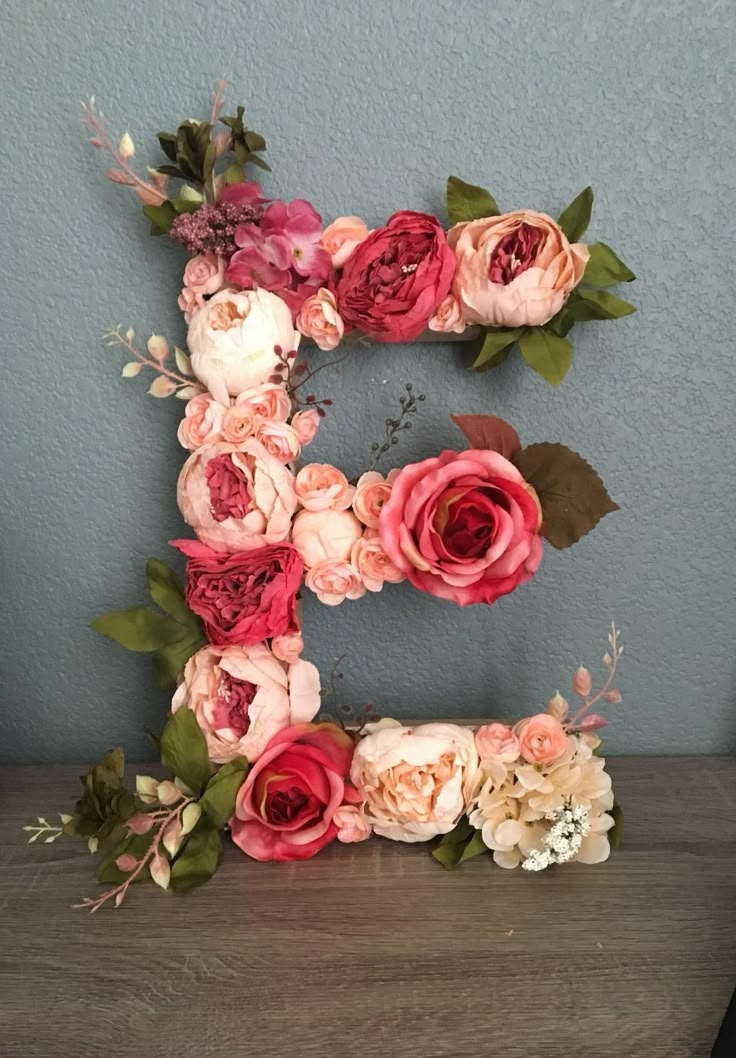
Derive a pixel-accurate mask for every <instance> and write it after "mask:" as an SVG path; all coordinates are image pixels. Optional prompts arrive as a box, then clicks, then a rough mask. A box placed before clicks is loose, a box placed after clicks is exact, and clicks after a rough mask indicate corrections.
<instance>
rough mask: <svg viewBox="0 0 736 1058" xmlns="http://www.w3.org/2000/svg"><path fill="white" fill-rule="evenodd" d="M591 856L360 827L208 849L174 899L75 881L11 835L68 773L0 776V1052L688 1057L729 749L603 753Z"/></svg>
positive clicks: (49, 1056) (728, 950) (730, 800)
mask: <svg viewBox="0 0 736 1058" xmlns="http://www.w3.org/2000/svg"><path fill="white" fill-rule="evenodd" d="M610 768H611V771H612V773H613V776H614V783H615V787H616V792H617V797H618V799H619V801H621V803H622V804H623V806H624V808H625V812H626V828H625V836H624V846H623V848H622V849H620V850H619V851H618V852H616V853H614V854H613V856H612V857H611V859H610V860H609V861H608V863H605V864H602V865H601V866H597V867H585V866H576V865H570V866H566V867H558V868H556V869H553V870H550V871H547V872H543V873H541V874H527V873H526V872H523V871H504V870H502V869H500V868H497V867H494V866H493V864H492V863H491V862H490V860H487V859H486V858H485V857H483V858H480V859H476V860H473V861H471V862H469V863H468V864H466V865H465V866H464V867H462V868H461V869H459V870H457V871H455V872H446V871H444V870H443V869H442V868H441V867H439V865H438V864H436V863H435V861H434V860H433V859H432V858H431V857H430V856H429V854H428V852H427V849H426V847H424V848H423V847H422V846H420V845H398V844H394V843H393V842H389V841H384V840H381V839H374V840H372V841H370V842H367V843H366V844H364V845H357V846H339V845H337V844H335V845H333V846H331V847H330V848H328V849H327V850H325V851H324V852H323V853H321V854H320V855H319V856H317V857H316V858H315V859H314V860H311V861H310V862H308V863H300V864H286V865H280V864H261V863H255V862H253V861H250V860H247V859H246V858H245V857H243V856H242V855H241V854H240V853H239V852H238V850H237V849H235V848H234V847H233V846H230V847H228V849H227V852H226V858H225V862H224V864H223V866H222V867H221V869H220V871H219V872H218V874H217V876H216V877H215V878H214V879H213V881H212V882H211V883H210V884H209V885H207V886H205V887H203V888H201V889H198V890H194V891H192V892H190V893H186V894H164V893H162V892H160V891H159V890H154V888H153V887H148V886H142V887H137V888H136V889H135V890H134V891H133V892H132V894H131V896H130V897H129V899H128V900H127V901H126V903H125V904H124V905H123V907H122V908H120V909H119V910H114V909H109V910H108V909H103V910H102V911H100V912H99V913H98V914H96V915H93V916H90V915H88V914H87V913H85V912H84V911H74V910H72V909H71V907H70V905H71V904H72V903H74V902H76V901H77V900H78V899H79V898H80V897H83V896H87V895H91V894H92V893H94V892H95V883H94V881H93V880H92V875H91V869H92V865H93V864H92V860H91V858H90V856H89V854H88V853H87V852H86V850H85V848H84V846H83V844H82V843H80V842H77V841H74V840H71V839H63V838H62V839H59V841H57V842H56V843H55V844H53V845H47V846H44V845H30V846H28V845H26V844H25V835H24V834H23V832H22V831H21V830H20V827H21V825H22V824H23V823H28V822H33V821H35V817H36V816H38V815H45V816H47V817H48V818H49V819H51V817H52V815H53V813H54V812H55V811H57V812H58V811H64V810H65V809H66V808H67V807H68V806H69V804H70V796H71V795H73V794H74V793H75V786H76V776H77V774H78V773H79V770H78V769H76V768H72V767H67V766H63V767H62V766H54V767H44V768H38V767H5V768H4V769H3V770H2V774H1V775H0V865H1V867H2V870H0V910H1V912H2V913H1V914H0V1054H1V1055H2V1056H3V1058H97V1056H104V1058H108V1056H109V1058H142V1056H145V1058H169V1056H172V1058H173V1056H176V1058H241V1056H252V1058H310V1056H319V1058H323V1056H324V1058H333V1056H334V1058H348V1056H360V1058H373V1056H379V1055H381V1056H387V1058H435V1056H436V1058H440V1056H442V1058H497V1056H498V1058H501V1056H502V1058H624V1056H625V1058H707V1055H708V1054H709V1052H710V1048H711V1046H712V1044H713V1041H714V1039H715V1036H716V1033H717V1029H718V1025H719V1023H720V1020H721V1018H722V1016H723V1013H724V1011H725V1008H726V1005H727V1003H728V999H729V996H730V994H731V992H732V991H733V988H734V986H736V883H735V876H736V758H703V757H701V758H684V759H683V758H678V759H671V758H670V759H664V758H660V759H654V758H618V759H615V760H612V761H610Z"/></svg>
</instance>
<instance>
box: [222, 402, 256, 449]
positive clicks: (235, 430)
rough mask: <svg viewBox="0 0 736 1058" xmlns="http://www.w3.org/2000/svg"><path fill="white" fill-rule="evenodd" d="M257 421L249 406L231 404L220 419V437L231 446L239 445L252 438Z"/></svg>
mask: <svg viewBox="0 0 736 1058" xmlns="http://www.w3.org/2000/svg"><path fill="white" fill-rule="evenodd" d="M257 421H258V420H257V416H256V415H255V414H254V413H253V409H252V408H251V407H250V406H249V405H247V404H231V405H230V407H229V408H227V409H226V410H225V414H224V415H223V417H222V436H223V437H224V438H225V440H226V441H230V443H231V444H240V442H241V441H245V440H246V438H248V437H252V436H253V434H254V433H255V430H256V423H257Z"/></svg>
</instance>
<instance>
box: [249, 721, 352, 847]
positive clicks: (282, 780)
mask: <svg viewBox="0 0 736 1058" xmlns="http://www.w3.org/2000/svg"><path fill="white" fill-rule="evenodd" d="M353 750H354V744H353V740H352V738H351V737H350V735H348V734H347V733H346V732H345V731H343V730H342V729H341V728H339V727H338V726H337V725H336V724H297V725H296V726H294V727H287V728H286V729H285V730H283V731H279V732H278V734H276V735H274V736H273V738H272V739H271V741H270V742H269V744H268V745H267V746H266V749H265V750H264V751H263V753H261V755H260V756H259V758H258V760H257V761H256V762H255V764H254V765H253V767H252V768H251V769H250V771H249V772H248V774H247V776H246V778H245V781H244V782H243V784H242V786H241V787H240V789H239V790H238V795H237V799H236V802H235V814H234V815H233V818H232V819H231V820H230V829H231V832H232V837H233V841H234V842H235V844H236V845H238V846H239V847H240V848H241V849H242V850H243V852H245V853H246V855H248V856H252V857H253V859H256V860H279V861H281V862H285V863H289V862H291V861H292V860H308V859H311V857H312V856H314V855H315V853H317V852H319V851H320V849H322V848H324V846H325V845H327V844H329V843H330V842H331V841H334V839H335V838H336V837H337V835H338V826H337V824H336V822H335V814H336V813H337V812H338V810H339V809H340V808H341V806H342V805H344V804H356V803H357V802H358V801H359V798H358V795H357V792H356V791H355V789H354V788H353V787H352V786H351V784H350V782H349V780H348V775H349V772H350V763H351V761H352V757H353Z"/></svg>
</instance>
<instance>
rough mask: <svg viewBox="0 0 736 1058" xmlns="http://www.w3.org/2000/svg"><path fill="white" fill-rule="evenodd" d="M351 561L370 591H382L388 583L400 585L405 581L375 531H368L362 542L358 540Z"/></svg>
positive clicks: (361, 539)
mask: <svg viewBox="0 0 736 1058" xmlns="http://www.w3.org/2000/svg"><path fill="white" fill-rule="evenodd" d="M350 561H351V562H352V564H353V566H355V569H356V570H357V571H358V574H359V575H360V579H361V580H362V582H363V584H365V586H366V588H367V589H368V591H380V590H381V588H382V587H383V585H384V583H386V582H387V581H388V582H389V583H391V584H398V583H399V582H400V581H402V580H404V574H403V573H402V572H401V570H400V569H397V567H396V566H395V565H394V564H393V562H392V561H391V559H390V558H389V557H388V555H387V554H386V552H385V551H384V550H383V548H382V547H381V541H380V540H379V539H378V533H377V532H376V530H375V529H368V530H366V532H365V533H364V534H363V536H362V537H361V538H360V540H356V542H355V544H354V545H353V550H352V552H351V554H350Z"/></svg>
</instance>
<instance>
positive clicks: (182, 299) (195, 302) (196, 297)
mask: <svg viewBox="0 0 736 1058" xmlns="http://www.w3.org/2000/svg"><path fill="white" fill-rule="evenodd" d="M176 303H177V305H178V306H179V308H180V309H181V311H182V312H183V313H184V322H185V323H191V322H192V316H193V315H194V314H195V312H197V311H198V310H199V309H201V308H202V307H203V305H204V304H205V300H204V298H203V297H202V295H201V294H198V293H197V292H196V291H195V290H190V288H189V287H182V291H181V294H180V295H179V297H178V298H177V302H176Z"/></svg>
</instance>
